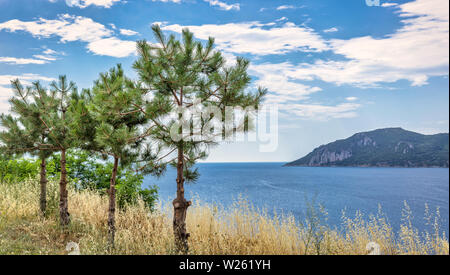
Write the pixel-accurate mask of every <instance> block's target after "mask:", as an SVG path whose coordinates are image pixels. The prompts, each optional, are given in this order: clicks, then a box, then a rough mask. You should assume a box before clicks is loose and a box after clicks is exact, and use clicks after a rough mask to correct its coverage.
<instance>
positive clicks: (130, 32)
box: [120, 29, 139, 36]
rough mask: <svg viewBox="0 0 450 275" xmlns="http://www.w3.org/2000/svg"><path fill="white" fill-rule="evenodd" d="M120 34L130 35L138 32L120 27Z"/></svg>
mask: <svg viewBox="0 0 450 275" xmlns="http://www.w3.org/2000/svg"><path fill="white" fill-rule="evenodd" d="M120 34H122V35H127V36H132V35H138V34H139V33H138V32H135V31H132V30H127V29H120Z"/></svg>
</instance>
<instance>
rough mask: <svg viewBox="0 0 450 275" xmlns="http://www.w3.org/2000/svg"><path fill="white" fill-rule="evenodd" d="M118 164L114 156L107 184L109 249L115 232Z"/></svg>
mask: <svg viewBox="0 0 450 275" xmlns="http://www.w3.org/2000/svg"><path fill="white" fill-rule="evenodd" d="M118 166H119V158H118V157H114V167H113V171H112V174H111V181H110V185H109V210H108V233H109V249H110V250H112V249H114V236H115V234H116V217H115V214H116V176H117V167H118Z"/></svg>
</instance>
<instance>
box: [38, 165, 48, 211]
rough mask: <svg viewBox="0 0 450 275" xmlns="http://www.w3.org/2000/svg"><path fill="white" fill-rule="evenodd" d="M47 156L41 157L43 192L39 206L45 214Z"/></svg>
mask: <svg viewBox="0 0 450 275" xmlns="http://www.w3.org/2000/svg"><path fill="white" fill-rule="evenodd" d="M46 166H47V165H46V163H45V157H41V180H40V184H41V194H40V200H39V206H40V209H41V213H42V215H43V216H45V214H46V213H45V212H46V210H47V170H46Z"/></svg>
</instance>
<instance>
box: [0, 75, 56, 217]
mask: <svg viewBox="0 0 450 275" xmlns="http://www.w3.org/2000/svg"><path fill="white" fill-rule="evenodd" d="M11 86H12V89H13V91H14V97H13V98H11V99H10V100H9V102H10V104H11V112H12V114H2V115H1V117H0V123H1V126H3V127H4V128H5V129H6V130H4V131H2V132H1V133H0V140H1V141H2V142H3V150H2V151H3V152H4V153H6V154H8V155H11V156H12V155H14V156H20V155H23V154H26V153H29V154H31V155H34V156H38V157H39V159H40V162H41V164H40V199H39V206H40V211H41V213H42V214H43V215H45V213H46V208H47V195H46V194H47V173H46V159H47V158H48V157H49V156H50V155H51V154H52V153H53V152H54V151H55V150H56V149H57V148H56V147H55V146H53V145H52V144H51V143H49V136H48V135H49V132H48V130H47V129H46V128H45V127H44V125H43V124H42V122H41V121H40V119H39V117H40V113H39V110H40V109H48V110H50V109H54V108H55V107H56V106H55V100H54V98H53V97H52V95H51V94H50V93H48V92H47V91H46V90H45V89H44V88H43V87H42V86H41V85H40V83H39V82H34V83H33V85H32V87H27V88H25V89H24V87H23V86H22V84H21V83H20V81H19V80H18V79H16V80H14V81H11Z"/></svg>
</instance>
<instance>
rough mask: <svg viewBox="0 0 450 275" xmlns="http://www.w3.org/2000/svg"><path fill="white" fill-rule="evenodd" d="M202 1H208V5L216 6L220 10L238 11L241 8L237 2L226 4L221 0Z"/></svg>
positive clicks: (206, 0)
mask: <svg viewBox="0 0 450 275" xmlns="http://www.w3.org/2000/svg"><path fill="white" fill-rule="evenodd" d="M203 1H205V2H207V3H209V5H210V6H216V7H218V8H219V9H221V10H226V11H229V10H237V11H238V10H240V9H241V7H240V5H239V4H237V3H236V4H227V3H225V2H223V1H219V0H203Z"/></svg>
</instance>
